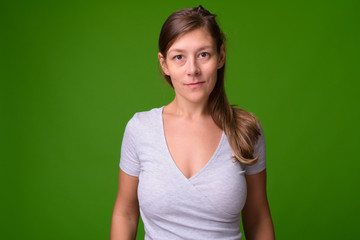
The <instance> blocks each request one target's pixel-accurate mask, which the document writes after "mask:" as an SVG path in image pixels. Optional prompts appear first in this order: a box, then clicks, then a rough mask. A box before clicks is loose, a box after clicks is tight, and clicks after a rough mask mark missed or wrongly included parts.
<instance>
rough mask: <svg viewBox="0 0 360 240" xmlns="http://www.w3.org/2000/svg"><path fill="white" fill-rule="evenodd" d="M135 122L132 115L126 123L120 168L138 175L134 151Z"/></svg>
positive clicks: (138, 163) (132, 174)
mask: <svg viewBox="0 0 360 240" xmlns="http://www.w3.org/2000/svg"><path fill="white" fill-rule="evenodd" d="M135 130H136V124H135V122H134V117H133V118H132V119H131V120H130V121H129V122H128V123H127V125H126V128H125V132H124V137H123V140H122V144H121V156H120V169H121V170H123V171H124V172H125V173H127V174H129V175H131V176H134V177H138V176H139V174H140V162H139V158H138V155H137V153H136V149H137V148H136V141H135V140H136V138H135V134H134V133H135V132H136V131H135Z"/></svg>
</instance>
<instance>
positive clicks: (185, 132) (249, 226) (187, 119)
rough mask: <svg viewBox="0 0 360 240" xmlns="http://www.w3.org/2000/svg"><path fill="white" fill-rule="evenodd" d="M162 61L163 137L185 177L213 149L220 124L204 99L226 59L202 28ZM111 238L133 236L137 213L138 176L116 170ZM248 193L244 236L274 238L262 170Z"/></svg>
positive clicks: (198, 167)
mask: <svg viewBox="0 0 360 240" xmlns="http://www.w3.org/2000/svg"><path fill="white" fill-rule="evenodd" d="M158 58H159V61H160V65H161V67H162V69H163V71H164V73H165V74H166V75H169V76H170V77H171V81H172V84H173V86H174V90H175V98H174V100H173V101H172V102H171V103H170V104H168V105H167V106H165V107H164V109H163V123H164V132H165V137H166V142H167V146H168V149H169V151H170V154H171V156H172V158H173V161H174V162H175V164H176V165H177V167H178V168H179V170H180V171H181V172H182V173H183V175H184V176H185V177H186V178H191V177H192V176H194V175H195V174H196V173H197V172H199V171H200V170H201V169H202V168H203V167H204V166H205V165H206V164H207V162H208V161H209V160H210V158H211V156H212V155H213V154H214V152H215V151H216V148H217V146H218V144H219V141H220V139H221V135H222V130H221V129H220V128H219V127H218V126H217V125H216V124H215V123H214V121H213V120H212V117H211V115H210V113H209V112H208V111H207V102H208V98H209V95H210V93H211V92H212V90H213V88H214V86H215V83H216V78H217V70H218V69H219V68H221V67H222V66H223V65H224V62H225V47H224V45H222V46H221V48H220V51H219V52H218V51H217V49H216V47H215V43H214V40H213V38H212V37H211V35H210V34H209V33H208V32H207V31H206V30H204V29H195V30H193V31H190V32H188V33H185V34H183V35H182V36H180V37H179V38H178V39H177V40H176V41H175V42H174V43H173V44H172V45H171V47H170V48H169V50H168V52H167V56H166V58H165V57H164V56H163V55H162V54H161V53H159V54H158ZM119 176H120V177H119V189H118V195H117V198H116V202H115V206H114V211H113V217H112V224H111V237H110V238H111V240H120V239H135V236H136V231H137V223H138V219H139V207H138V206H139V203H138V199H137V185H138V178H136V177H132V176H129V175H127V174H126V173H124V172H122V170H120V174H119ZM246 179H247V181H248V182H247V185H248V188H249V189H248V197H247V202H246V204H245V207H244V210H243V221H244V228H245V234H246V237H247V239H248V240H256V239H262V240H264V239H265V240H266V239H269V240H271V239H274V234H273V227H272V221H271V216H270V211H269V207H268V202H267V198H266V175H265V171H263V172H261V173H259V174H255V175H251V176H247V177H246Z"/></svg>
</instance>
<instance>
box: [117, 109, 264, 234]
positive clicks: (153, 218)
mask: <svg viewBox="0 0 360 240" xmlns="http://www.w3.org/2000/svg"><path fill="white" fill-rule="evenodd" d="M162 109H163V107H161V108H155V109H152V110H150V111H147V112H141V113H136V114H135V115H134V116H133V118H132V119H131V120H130V121H129V122H128V124H127V126H126V129H125V133H124V138H123V142H122V148H121V160H120V168H121V169H122V170H123V171H124V172H125V173H127V174H129V175H131V176H136V177H139V186H138V198H139V205H140V213H141V218H142V220H143V222H144V227H145V239H146V240H151V239H166V240H168V239H172V240H176V239H196V240H201V239H206V240H208V239H214V240H215V239H221V240H232V239H240V238H241V236H242V234H241V232H240V220H241V216H240V213H241V210H242V208H243V206H244V204H245V201H246V179H245V174H255V173H258V172H261V171H262V170H264V169H265V167H266V161H265V141H264V135H263V132H262V129H261V133H262V135H261V137H260V138H259V140H258V142H257V144H256V147H255V153H254V155H255V156H256V155H257V154H259V161H258V162H257V163H256V164H254V165H253V166H246V165H243V164H240V163H239V162H238V161H236V162H235V161H233V158H232V151H231V149H230V146H229V143H228V140H227V137H226V135H225V134H224V133H223V134H222V138H221V141H220V143H219V145H218V148H217V150H216V152H215V153H214V155H213V156H212V158H211V159H210V160H209V162H208V163H207V164H206V165H205V166H204V167H203V168H202V169H201V170H200V171H199V172H198V173H197V174H195V175H194V176H192V177H191V178H189V179H187V178H186V177H185V176H184V175H183V174H182V172H181V171H180V170H179V169H178V168H177V166H176V164H175V162H174V161H173V159H172V158H171V155H170V153H169V150H168V148H167V144H166V140H165V135H164V130H163V121H162Z"/></svg>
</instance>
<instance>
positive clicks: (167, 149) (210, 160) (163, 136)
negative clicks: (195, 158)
mask: <svg viewBox="0 0 360 240" xmlns="http://www.w3.org/2000/svg"><path fill="white" fill-rule="evenodd" d="M163 111H164V106H162V107H161V108H160V120H161V121H160V122H161V130H162V133H161V136H162V140H163V144H164V149H166V153H167V155H168V158H169V160H170V163H171V165H173V168H175V170H176V171H177V172H178V173H179V174H180V175H181V176H182V177H183V178H185V179H186V180H188V181H190V180H192V179H194V178H196V177H197V176H198V175H200V174H201V172H203V171H204V170H205V169H206V168H208V166H209V165H210V164H211V162H213V161H214V159H215V158H216V155H217V153H218V152H219V150H220V148H221V145H222V142H223V140H224V135H225V133H224V131H222V133H221V138H220V141H219V143H218V145H217V147H216V150H215V152H214V153H213V154H212V156H211V157H210V159H209V160H208V161H207V162H206V164H205V165H204V166H203V167H202V168H201V169H200V170H199V171H197V172H196V173H195V174H194V175H192V176H190V177H189V178H188V177H186V176H185V175H184V173H183V172H182V171H181V170H180V168H179V167H178V166H177V165H176V162H175V160H174V159H173V157H172V156H171V153H170V149H169V146H168V143H167V140H166V135H165V128H164V118H163Z"/></svg>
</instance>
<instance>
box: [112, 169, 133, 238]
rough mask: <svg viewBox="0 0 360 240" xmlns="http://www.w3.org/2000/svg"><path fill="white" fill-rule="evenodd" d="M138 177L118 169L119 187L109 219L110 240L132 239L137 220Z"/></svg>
mask: <svg viewBox="0 0 360 240" xmlns="http://www.w3.org/2000/svg"><path fill="white" fill-rule="evenodd" d="M138 183H139V179H138V178H137V177H133V176H130V175H128V174H126V173H124V172H123V171H122V170H121V169H120V173H119V188H118V194H117V197H116V201H115V206H114V210H113V215H112V220H111V231H110V240H120V239H121V240H130V239H131V240H134V239H135V238H136V232H137V225H138V221H139V202H138V198H137V187H138Z"/></svg>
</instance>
